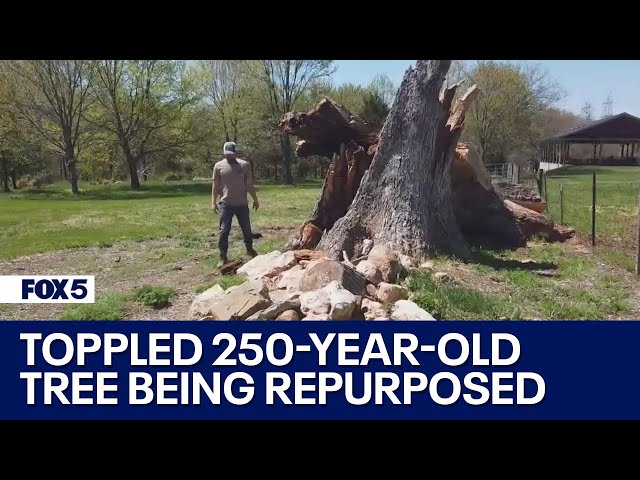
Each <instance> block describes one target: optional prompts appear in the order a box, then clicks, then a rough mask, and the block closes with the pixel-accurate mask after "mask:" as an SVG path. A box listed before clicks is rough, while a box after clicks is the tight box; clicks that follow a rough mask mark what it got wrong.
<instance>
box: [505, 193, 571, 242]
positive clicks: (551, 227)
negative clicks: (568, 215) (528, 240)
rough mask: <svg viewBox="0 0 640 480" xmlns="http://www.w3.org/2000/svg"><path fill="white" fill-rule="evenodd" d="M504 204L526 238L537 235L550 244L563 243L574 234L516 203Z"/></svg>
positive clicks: (567, 228) (506, 201)
mask: <svg viewBox="0 0 640 480" xmlns="http://www.w3.org/2000/svg"><path fill="white" fill-rule="evenodd" d="M504 204H505V206H506V207H507V208H508V209H509V210H510V211H511V213H513V216H514V217H515V219H516V222H517V224H518V227H519V228H520V230H522V232H523V233H524V234H525V235H526V236H527V237H532V236H534V235H538V236H540V237H542V238H544V239H545V240H548V241H550V242H563V241H565V240H568V239H569V238H571V237H573V235H574V234H575V230H574V229H573V228H569V227H563V226H561V225H556V224H555V223H554V222H553V220H551V219H550V218H547V217H545V216H544V215H542V214H540V213H538V212H536V211H534V210H531V209H529V208H526V207H523V206H522V205H518V204H517V203H516V202H512V201H510V200H505V201H504Z"/></svg>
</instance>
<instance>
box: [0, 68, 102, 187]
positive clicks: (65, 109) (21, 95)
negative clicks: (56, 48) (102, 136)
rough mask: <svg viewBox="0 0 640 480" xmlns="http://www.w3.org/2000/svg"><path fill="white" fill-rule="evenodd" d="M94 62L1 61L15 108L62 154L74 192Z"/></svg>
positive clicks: (85, 136) (86, 137)
mask: <svg viewBox="0 0 640 480" xmlns="http://www.w3.org/2000/svg"><path fill="white" fill-rule="evenodd" d="M94 66H95V62H93V61H85V60H22V61H6V62H3V66H2V67H3V69H4V70H5V71H6V72H7V74H9V75H12V76H13V77H14V80H13V81H14V82H15V83H14V85H15V88H16V96H15V103H14V105H15V107H16V111H17V112H18V116H19V118H20V120H23V121H26V122H28V123H29V124H30V125H31V126H32V127H33V128H35V129H36V130H37V131H38V132H39V134H40V135H41V136H42V138H43V139H45V140H46V141H47V142H48V144H49V146H50V147H51V148H52V149H53V150H54V151H55V152H56V153H58V154H60V155H62V156H63V158H64V161H65V166H66V169H67V172H68V176H69V181H70V183H71V190H72V191H73V193H79V190H78V180H79V177H78V168H77V165H78V160H79V158H80V152H81V151H82V149H83V147H84V146H85V145H86V143H87V141H88V140H89V138H90V132H89V131H88V130H87V129H86V128H85V127H86V122H85V121H84V114H85V112H86V111H87V109H88V108H89V106H90V103H91V99H90V97H89V95H88V93H89V89H90V86H91V79H92V76H93V70H94Z"/></svg>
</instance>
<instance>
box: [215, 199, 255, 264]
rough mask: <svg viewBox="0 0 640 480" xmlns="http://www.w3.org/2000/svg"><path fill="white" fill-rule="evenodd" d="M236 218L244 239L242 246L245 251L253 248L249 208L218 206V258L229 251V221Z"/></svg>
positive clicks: (243, 206)
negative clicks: (243, 245) (245, 248)
mask: <svg viewBox="0 0 640 480" xmlns="http://www.w3.org/2000/svg"><path fill="white" fill-rule="evenodd" d="M234 215H235V216H236V218H237V219H238V223H239V224H240V228H241V229H242V236H243V237H244V244H245V246H246V247H247V249H251V248H253V234H252V232H251V221H250V220H249V206H248V205H242V206H239V207H234V206H232V205H225V204H223V203H221V204H220V238H219V240H218V248H219V249H220V256H222V257H226V256H227V250H228V249H229V232H231V221H232V220H233V216H234Z"/></svg>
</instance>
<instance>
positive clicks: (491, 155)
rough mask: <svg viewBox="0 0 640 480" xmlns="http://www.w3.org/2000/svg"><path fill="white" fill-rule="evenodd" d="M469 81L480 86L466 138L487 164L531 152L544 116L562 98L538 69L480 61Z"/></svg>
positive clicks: (466, 124) (469, 74)
mask: <svg viewBox="0 0 640 480" xmlns="http://www.w3.org/2000/svg"><path fill="white" fill-rule="evenodd" d="M467 81H468V83H469V84H476V85H478V87H479V89H480V94H479V95H478V99H477V100H476V101H475V102H474V104H473V106H472V108H471V110H470V112H469V114H468V115H467V118H466V121H465V132H464V135H465V138H466V139H467V140H469V141H471V142H472V143H473V144H474V145H475V146H476V148H477V149H478V151H479V153H480V155H481V157H482V159H483V161H484V162H486V163H493V162H501V161H504V160H505V159H506V158H507V156H508V155H510V154H511V153H513V152H516V151H526V150H530V149H532V148H533V146H534V144H535V142H536V140H538V139H539V138H540V134H541V132H542V127H543V123H542V117H541V113H542V112H544V111H546V110H547V109H548V108H550V107H551V106H552V105H553V104H554V103H555V102H557V101H558V100H559V99H560V98H561V97H562V96H563V92H562V90H561V89H560V88H559V87H558V85H557V84H555V83H554V82H551V81H549V79H548V77H547V76H546V73H545V72H544V71H542V70H541V69H540V68H539V67H537V66H528V67H524V66H522V65H518V64H514V63H509V62H498V61H478V62H477V64H476V65H475V66H474V67H473V68H472V69H471V70H470V71H469V72H468V77H467Z"/></svg>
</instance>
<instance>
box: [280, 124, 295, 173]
mask: <svg viewBox="0 0 640 480" xmlns="http://www.w3.org/2000/svg"><path fill="white" fill-rule="evenodd" d="M280 145H281V148H282V166H283V167H284V174H283V176H284V183H285V184H287V185H292V184H293V176H292V175H291V164H292V163H293V150H292V149H291V140H290V139H289V134H288V133H286V132H285V133H283V134H281V135H280Z"/></svg>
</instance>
